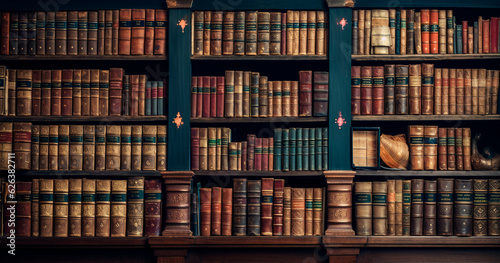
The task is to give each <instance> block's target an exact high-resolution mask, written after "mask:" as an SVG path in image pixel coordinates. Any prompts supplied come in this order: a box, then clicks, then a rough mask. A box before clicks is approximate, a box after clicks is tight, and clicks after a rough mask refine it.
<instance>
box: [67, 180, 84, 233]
mask: <svg viewBox="0 0 500 263" xmlns="http://www.w3.org/2000/svg"><path fill="white" fill-rule="evenodd" d="M82 186H83V185H82V179H77V178H72V179H69V212H68V217H69V222H68V225H69V234H68V236H70V237H81V236H82V189H83V187H82Z"/></svg>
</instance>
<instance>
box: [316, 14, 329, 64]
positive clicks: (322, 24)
mask: <svg viewBox="0 0 500 263" xmlns="http://www.w3.org/2000/svg"><path fill="white" fill-rule="evenodd" d="M326 20H327V19H326V18H325V12H324V11H316V55H321V56H324V55H325V54H326V50H327V48H326V39H327V38H326V36H327V33H326V28H327V21H326Z"/></svg>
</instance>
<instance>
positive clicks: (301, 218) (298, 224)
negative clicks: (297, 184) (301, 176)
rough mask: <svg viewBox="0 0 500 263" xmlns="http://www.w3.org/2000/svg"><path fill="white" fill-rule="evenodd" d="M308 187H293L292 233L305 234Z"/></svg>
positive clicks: (296, 234) (295, 234)
mask: <svg viewBox="0 0 500 263" xmlns="http://www.w3.org/2000/svg"><path fill="white" fill-rule="evenodd" d="M305 217H306V189H305V188H292V194H291V235H292V236H304V235H305V226H306V223H305Z"/></svg>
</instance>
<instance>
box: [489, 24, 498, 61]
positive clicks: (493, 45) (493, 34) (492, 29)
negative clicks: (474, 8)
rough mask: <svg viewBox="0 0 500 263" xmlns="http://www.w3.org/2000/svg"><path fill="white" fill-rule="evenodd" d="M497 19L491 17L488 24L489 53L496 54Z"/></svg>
mask: <svg viewBox="0 0 500 263" xmlns="http://www.w3.org/2000/svg"><path fill="white" fill-rule="evenodd" d="M499 19H500V18H498V17H492V18H491V22H490V41H491V43H490V53H498V26H499V25H498V22H499Z"/></svg>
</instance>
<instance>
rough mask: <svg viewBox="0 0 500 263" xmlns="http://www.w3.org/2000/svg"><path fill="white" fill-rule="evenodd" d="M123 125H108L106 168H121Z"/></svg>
mask: <svg viewBox="0 0 500 263" xmlns="http://www.w3.org/2000/svg"><path fill="white" fill-rule="evenodd" d="M120 144H121V127H120V126H118V125H108V126H107V127H106V154H105V162H106V170H120V153H121V148H120V146H121V145H120Z"/></svg>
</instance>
